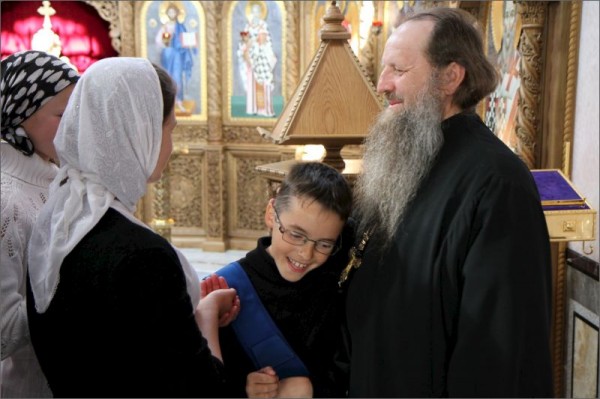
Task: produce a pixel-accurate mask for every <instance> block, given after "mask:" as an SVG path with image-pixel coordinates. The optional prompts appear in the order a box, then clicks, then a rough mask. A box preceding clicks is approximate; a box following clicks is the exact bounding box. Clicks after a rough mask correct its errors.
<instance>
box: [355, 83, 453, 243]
mask: <svg viewBox="0 0 600 399" xmlns="http://www.w3.org/2000/svg"><path fill="white" fill-rule="evenodd" d="M435 87H437V85H436V79H435V76H432V78H431V79H430V82H429V85H428V87H425V88H424V89H423V90H422V91H421V92H420V93H419V94H418V95H417V101H416V103H415V104H414V105H413V106H411V107H410V108H403V109H401V110H399V111H393V110H392V109H389V108H388V109H386V110H385V111H384V112H382V113H381V115H380V116H379V117H378V119H377V121H376V122H375V124H374V125H373V126H372V127H371V130H370V132H369V135H368V136H367V139H366V140H365V145H364V147H365V148H364V156H363V173H362V174H361V175H360V176H359V177H358V179H357V181H356V184H355V188H354V194H355V201H356V202H355V217H356V218H357V220H358V230H357V232H358V233H359V234H360V235H359V236H358V237H360V236H362V233H363V232H364V231H366V230H367V229H370V228H373V227H374V226H377V227H376V233H377V235H378V240H377V241H378V244H379V245H380V246H381V247H383V248H386V247H387V246H388V244H389V243H390V242H391V241H392V239H393V238H394V236H395V233H396V229H397V228H398V225H399V224H400V222H401V221H402V219H403V217H404V214H405V211H406V209H407V206H408V204H409V203H410V201H411V200H412V199H413V198H414V196H415V194H416V192H417V190H418V189H419V186H420V184H421V182H422V181H423V178H424V177H425V176H426V175H427V173H428V172H429V170H430V168H431V165H432V163H433V161H434V159H435V157H436V155H437V153H438V151H439V149H440V148H441V146H442V144H443V136H442V130H441V113H442V111H441V101H440V99H439V95H438V94H437V90H435V89H433V88H435Z"/></svg>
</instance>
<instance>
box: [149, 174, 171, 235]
mask: <svg viewBox="0 0 600 399" xmlns="http://www.w3.org/2000/svg"><path fill="white" fill-rule="evenodd" d="M169 169H170V168H169V166H167V167H166V168H165V170H164V171H163V174H162V177H161V178H160V179H159V180H158V181H157V182H156V183H154V184H153V185H152V191H153V192H152V194H153V195H152V219H151V221H150V226H151V227H152V228H153V229H154V230H155V231H156V232H157V233H158V234H160V235H161V236H163V237H164V238H165V239H167V240H169V241H170V240H171V223H172V220H171V217H170V213H171V201H170V191H171V190H170V184H169V174H170V171H169Z"/></svg>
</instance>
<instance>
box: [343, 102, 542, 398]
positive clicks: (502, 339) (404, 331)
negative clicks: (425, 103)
mask: <svg viewBox="0 0 600 399" xmlns="http://www.w3.org/2000/svg"><path fill="white" fill-rule="evenodd" d="M442 129H443V135H444V145H443V147H442V149H441V150H440V153H439V154H438V157H437V158H436V161H435V164H434V166H433V167H432V169H431V171H430V173H429V175H428V177H427V178H426V179H425V180H424V181H423V183H422V185H421V187H420V188H419V191H418V193H417V195H416V197H415V198H414V200H413V201H412V202H411V204H410V205H409V207H408V209H407V211H406V214H405V218H404V220H403V221H402V223H401V224H400V225H399V228H398V229H397V232H396V235H395V237H394V238H393V241H392V244H391V245H390V246H389V247H388V248H387V249H386V250H384V251H381V250H379V249H378V246H377V243H378V237H377V234H375V236H374V237H373V238H371V240H370V242H369V243H368V245H367V247H366V251H365V255H364V258H363V262H362V266H361V267H360V268H359V269H358V270H356V271H355V273H354V275H353V276H352V277H351V281H350V284H349V288H348V297H347V305H346V306H347V307H346V313H347V318H348V329H349V330H348V331H349V335H350V341H351V342H350V345H351V365H350V368H351V369H350V396H355V397H407V396H408V397H428V396H454V397H457V396H458V397H473V396H474V397H497V396H501V397H513V396H518V397H529V396H537V397H540V396H541V397H551V396H553V393H552V380H551V363H550V343H549V336H550V319H551V263H550V262H551V261H550V248H549V237H548V232H547V227H546V223H545V219H544V215H543V212H542V209H541V204H540V198H539V195H538V192H537V189H536V187H535V184H534V181H533V179H532V177H531V174H530V173H529V171H528V170H527V167H526V166H525V165H524V163H523V162H522V161H521V160H520V159H518V157H517V156H516V155H515V154H514V153H512V152H511V151H510V149H509V148H507V147H506V146H505V145H504V144H503V143H502V142H501V141H500V140H499V139H498V138H497V137H496V136H494V135H493V133H492V132H491V131H490V130H489V129H488V128H487V127H486V126H485V125H484V124H483V122H482V121H481V119H480V118H479V117H478V116H477V115H476V114H474V113H460V114H457V115H454V116H452V117H450V118H449V119H447V120H445V121H444V122H443V123H442ZM399 184H401V182H399Z"/></svg>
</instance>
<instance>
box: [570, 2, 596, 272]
mask: <svg viewBox="0 0 600 399" xmlns="http://www.w3.org/2000/svg"><path fill="white" fill-rule="evenodd" d="M582 6H583V9H582V15H581V37H580V45H579V70H578V73H577V97H576V100H575V101H576V102H575V107H576V110H575V133H574V137H573V166H572V174H571V180H572V181H573V184H574V185H575V187H576V188H577V190H579V191H580V192H581V194H582V195H584V196H585V197H586V198H587V200H588V203H589V204H590V206H591V207H592V208H594V209H595V210H596V211H600V206H599V203H598V197H599V193H598V191H599V188H598V187H599V180H600V177H599V173H598V170H599V168H600V165H599V163H598V135H599V132H600V123H599V122H600V112H599V107H600V100H599V95H598V93H599V89H598V87H599V82H598V77H599V74H600V72H599V69H598V60H599V58H600V55H599V54H600V53H599V51H598V43H599V41H600V37H599V24H600V22H599V18H598V16H599V13H600V12H599V10H600V3H598V2H596V1H584V2H583V4H582ZM596 221H597V222H598V219H597V220H596ZM599 224H600V223H597V224H596V241H595V242H592V241H589V242H587V243H586V245H585V248H586V251H589V246H590V245H593V247H594V252H593V253H592V254H590V255H586V256H587V257H589V258H591V259H593V260H595V261H596V262H598V261H599V259H600V245H599V243H600V241H599V239H598V238H599V236H600V234H599V230H598V225H599ZM581 245H582V244H581V242H574V243H570V244H569V247H570V248H571V249H573V250H574V251H577V252H579V253H583V249H582V246H581Z"/></svg>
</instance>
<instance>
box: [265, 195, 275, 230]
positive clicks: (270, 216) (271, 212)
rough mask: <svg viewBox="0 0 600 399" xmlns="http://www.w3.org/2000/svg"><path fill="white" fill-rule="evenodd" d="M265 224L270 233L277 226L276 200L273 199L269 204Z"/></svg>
mask: <svg viewBox="0 0 600 399" xmlns="http://www.w3.org/2000/svg"><path fill="white" fill-rule="evenodd" d="M265 224H266V225H267V227H268V228H269V231H271V230H273V226H275V198H271V199H270V200H269V203H268V204H267V209H266V210H265Z"/></svg>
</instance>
